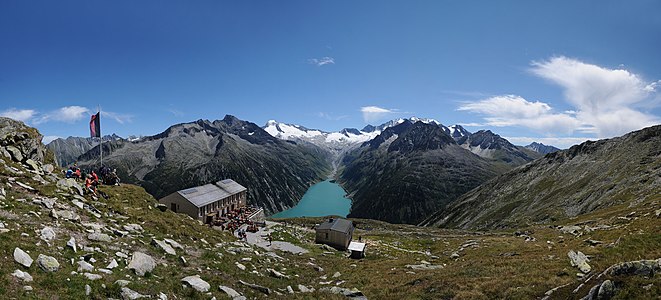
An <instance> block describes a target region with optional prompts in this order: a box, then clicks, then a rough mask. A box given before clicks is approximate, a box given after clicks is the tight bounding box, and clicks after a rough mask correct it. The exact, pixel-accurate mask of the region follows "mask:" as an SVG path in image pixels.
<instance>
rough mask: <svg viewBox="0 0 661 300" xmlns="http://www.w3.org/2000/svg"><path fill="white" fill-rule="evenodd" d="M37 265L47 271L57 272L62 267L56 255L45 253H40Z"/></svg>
mask: <svg viewBox="0 0 661 300" xmlns="http://www.w3.org/2000/svg"><path fill="white" fill-rule="evenodd" d="M37 265H38V266H39V268H41V269H42V270H44V271H46V272H57V270H58V269H60V263H58V262H57V259H55V257H52V256H47V255H43V254H39V257H37Z"/></svg>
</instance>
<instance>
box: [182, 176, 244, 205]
mask: <svg viewBox="0 0 661 300" xmlns="http://www.w3.org/2000/svg"><path fill="white" fill-rule="evenodd" d="M245 190H246V188H245V187H243V186H241V185H240V184H238V183H236V182H235V181H234V180H232V179H225V180H221V181H218V182H217V183H216V184H212V183H209V184H205V185H202V186H197V187H193V188H189V189H185V190H180V191H177V193H178V194H179V195H181V196H182V197H184V198H185V199H186V200H188V201H189V202H190V203H192V204H193V205H195V206H197V207H202V206H205V205H207V204H209V203H213V202H216V201H218V200H221V199H225V198H227V197H229V196H232V195H234V194H238V193H240V192H243V191H245Z"/></svg>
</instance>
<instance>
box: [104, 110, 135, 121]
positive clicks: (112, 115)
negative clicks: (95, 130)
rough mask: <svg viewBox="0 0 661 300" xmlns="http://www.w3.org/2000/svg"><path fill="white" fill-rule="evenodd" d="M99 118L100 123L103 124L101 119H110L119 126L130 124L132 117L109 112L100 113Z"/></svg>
mask: <svg viewBox="0 0 661 300" xmlns="http://www.w3.org/2000/svg"><path fill="white" fill-rule="evenodd" d="M101 117H102V122H103V117H106V118H110V119H113V120H115V122H117V123H119V124H124V123H131V122H133V116H132V115H128V114H121V113H116V112H111V111H104V110H102V111H101Z"/></svg>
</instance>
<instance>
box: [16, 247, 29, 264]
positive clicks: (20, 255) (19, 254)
mask: <svg viewBox="0 0 661 300" xmlns="http://www.w3.org/2000/svg"><path fill="white" fill-rule="evenodd" d="M14 260H15V261H16V262H17V263H19V264H21V265H22V266H24V267H26V268H29V267H30V266H32V262H33V260H32V257H30V255H29V254H27V253H25V251H23V250H22V249H21V248H18V247H16V248H14Z"/></svg>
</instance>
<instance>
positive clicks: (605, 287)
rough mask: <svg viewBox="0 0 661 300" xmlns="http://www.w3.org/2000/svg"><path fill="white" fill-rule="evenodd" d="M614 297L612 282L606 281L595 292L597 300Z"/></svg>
mask: <svg viewBox="0 0 661 300" xmlns="http://www.w3.org/2000/svg"><path fill="white" fill-rule="evenodd" d="M614 295H615V285H614V284H613V282H612V281H610V280H606V281H604V282H603V283H602V284H601V286H600V287H599V291H598V292H597V300H607V299H610V298H612V297H613V296H614Z"/></svg>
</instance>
